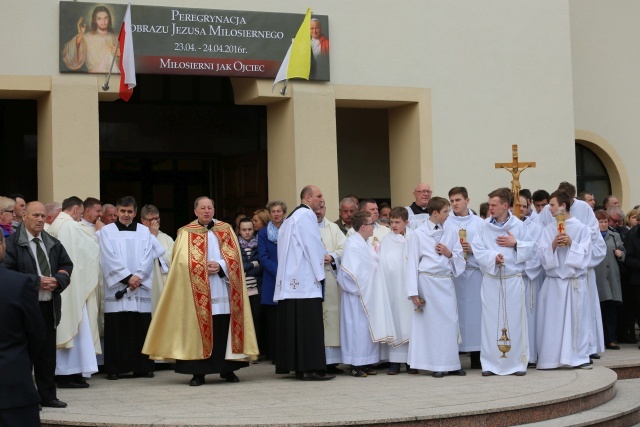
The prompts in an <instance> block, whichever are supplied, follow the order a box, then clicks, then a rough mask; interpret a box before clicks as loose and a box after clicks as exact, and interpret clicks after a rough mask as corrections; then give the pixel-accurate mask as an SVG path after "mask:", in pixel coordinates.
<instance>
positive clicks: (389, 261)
mask: <svg viewBox="0 0 640 427" xmlns="http://www.w3.org/2000/svg"><path fill="white" fill-rule="evenodd" d="M408 225H409V213H408V212H407V209H406V208H403V207H396V208H393V209H391V213H390V214H389V226H390V227H389V228H391V233H389V234H387V235H386V236H385V237H384V238H383V239H382V242H381V243H380V268H381V269H382V273H383V274H384V281H385V284H386V285H387V294H388V297H389V305H390V306H391V314H392V316H393V324H394V326H395V331H396V341H395V342H394V343H392V344H391V345H390V346H387V347H388V348H387V350H388V354H387V356H386V357H387V358H388V359H389V362H390V366H389V371H388V372H387V374H388V375H397V374H398V373H400V364H401V363H407V357H408V356H409V337H410V336H411V322H412V313H413V308H414V307H413V304H412V302H411V301H410V300H409V299H407V293H406V286H405V282H406V280H405V277H406V276H405V275H406V269H407V256H408V250H409V245H410V242H411V239H412V238H413V234H414V231H413V230H411V229H410V228H408ZM382 348H383V349H384V348H385V347H384V346H383V347H382ZM383 357H385V355H383ZM411 369H412V368H411V367H410V366H407V372H410V371H411Z"/></svg>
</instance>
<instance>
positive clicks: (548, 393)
mask: <svg viewBox="0 0 640 427" xmlns="http://www.w3.org/2000/svg"><path fill="white" fill-rule="evenodd" d="M461 358H462V362H463V367H464V366H468V364H469V359H468V357H467V356H465V355H463V356H461ZM638 364H640V350H638V349H637V347H636V346H635V345H623V349H622V350H621V351H608V352H606V353H605V354H603V355H602V359H601V360H599V361H596V362H595V363H594V368H593V369H592V370H579V369H560V370H553V371H537V370H534V369H533V370H532V369H530V370H529V371H528V372H527V375H526V376H525V377H515V376H506V377H498V376H494V377H482V376H481V372H480V371H479V370H468V371H467V376H466V377H456V376H450V377H445V378H442V379H435V378H432V377H431V376H430V374H429V373H426V372H421V373H420V375H408V374H404V373H403V374H401V375H397V376H388V375H386V371H381V372H380V373H379V374H378V375H377V376H370V377H367V378H353V377H351V376H349V375H346V374H344V375H338V376H337V378H336V379H335V380H333V381H326V382H303V381H298V380H295V379H294V378H293V375H290V376H281V375H275V373H274V367H273V365H271V364H270V363H269V362H261V363H259V364H254V365H251V366H250V367H249V368H245V369H242V370H240V371H239V372H238V376H239V377H240V379H241V382H240V383H237V384H232V383H226V382H224V381H222V380H221V379H220V378H219V376H218V375H209V376H207V383H206V384H205V385H204V386H201V387H189V386H188V385H187V383H188V381H189V379H190V376H187V375H179V374H175V373H174V372H172V371H159V372H156V377H155V378H152V379H140V378H138V379H130V378H123V379H121V380H119V381H108V380H106V379H105V377H104V375H102V374H98V375H95V376H94V377H93V378H92V379H91V380H90V383H91V387H90V388H89V389H84V390H82V389H81V390H68V389H61V390H59V398H60V399H62V400H64V401H66V402H68V403H69V406H68V408H66V409H49V408H45V409H44V410H43V411H42V413H41V414H42V421H43V423H44V424H46V425H97V426H107V425H108V426H130V425H135V426H179V425H189V426H200V425H344V424H370V423H383V424H385V423H400V424H405V423H411V422H416V421H418V420H432V421H433V420H436V419H442V418H443V417H451V416H458V417H464V416H472V415H474V414H475V415H477V414H483V413H484V414H491V413H494V412H495V413H497V412H504V411H507V410H516V411H515V412H513V413H514V414H517V413H518V411H517V410H518V409H522V408H536V407H537V408H540V407H542V406H545V405H551V406H547V407H548V408H550V409H548V410H549V411H557V410H558V408H562V402H565V401H567V402H568V401H570V400H571V399H574V400H575V398H576V396H585V397H588V396H589V395H591V394H594V393H596V394H597V393H600V392H602V393H601V394H602V395H603V396H604V395H605V394H604V391H607V390H609V391H612V393H613V395H615V391H613V385H614V384H615V382H616V373H615V372H614V371H612V370H610V369H608V368H606V367H605V366H613V365H621V366H632V365H638ZM609 399H611V397H609ZM554 404H555V405H556V406H554ZM557 404H560V405H559V406H558V405H557ZM560 410H561V409H560ZM514 416H517V415H514ZM527 421H528V420H527V419H522V420H519V421H518V422H527ZM443 425H444V424H443ZM447 425H449V424H447ZM451 425H456V424H455V423H454V424H451Z"/></svg>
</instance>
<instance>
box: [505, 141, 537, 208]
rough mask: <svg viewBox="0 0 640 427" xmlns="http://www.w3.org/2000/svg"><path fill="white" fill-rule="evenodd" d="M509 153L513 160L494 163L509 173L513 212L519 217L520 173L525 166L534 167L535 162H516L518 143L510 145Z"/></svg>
mask: <svg viewBox="0 0 640 427" xmlns="http://www.w3.org/2000/svg"><path fill="white" fill-rule="evenodd" d="M511 155H512V157H513V161H512V162H511V163H496V169H506V170H508V171H509V172H510V173H511V176H512V177H513V179H512V180H511V192H512V193H513V214H514V215H515V216H517V217H518V218H520V199H519V198H518V195H519V194H520V188H521V187H520V174H521V173H522V171H523V170H525V169H527V168H535V167H536V162H523V163H519V162H518V145H517V144H513V145H512V146H511Z"/></svg>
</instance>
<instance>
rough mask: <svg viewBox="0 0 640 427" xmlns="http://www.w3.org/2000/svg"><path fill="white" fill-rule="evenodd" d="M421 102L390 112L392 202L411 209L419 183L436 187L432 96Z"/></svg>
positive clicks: (426, 95) (424, 96) (427, 95)
mask: <svg viewBox="0 0 640 427" xmlns="http://www.w3.org/2000/svg"><path fill="white" fill-rule="evenodd" d="M421 95H422V97H423V98H424V99H421V100H418V102H415V103H412V104H408V105H403V106H401V107H395V108H390V109H389V169H390V175H391V180H390V181H391V182H390V185H391V202H392V203H393V206H407V205H410V204H411V203H412V202H413V200H414V199H413V193H412V192H413V189H414V187H415V185H416V184H417V183H419V182H424V183H427V184H430V185H431V186H432V187H433V150H432V142H431V141H432V140H431V99H430V93H429V92H425V93H423V94H421Z"/></svg>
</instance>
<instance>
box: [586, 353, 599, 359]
mask: <svg viewBox="0 0 640 427" xmlns="http://www.w3.org/2000/svg"><path fill="white" fill-rule="evenodd" d="M589 359H595V360H598V359H600V355H598V354H595V353H594V354H590V355H589Z"/></svg>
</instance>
